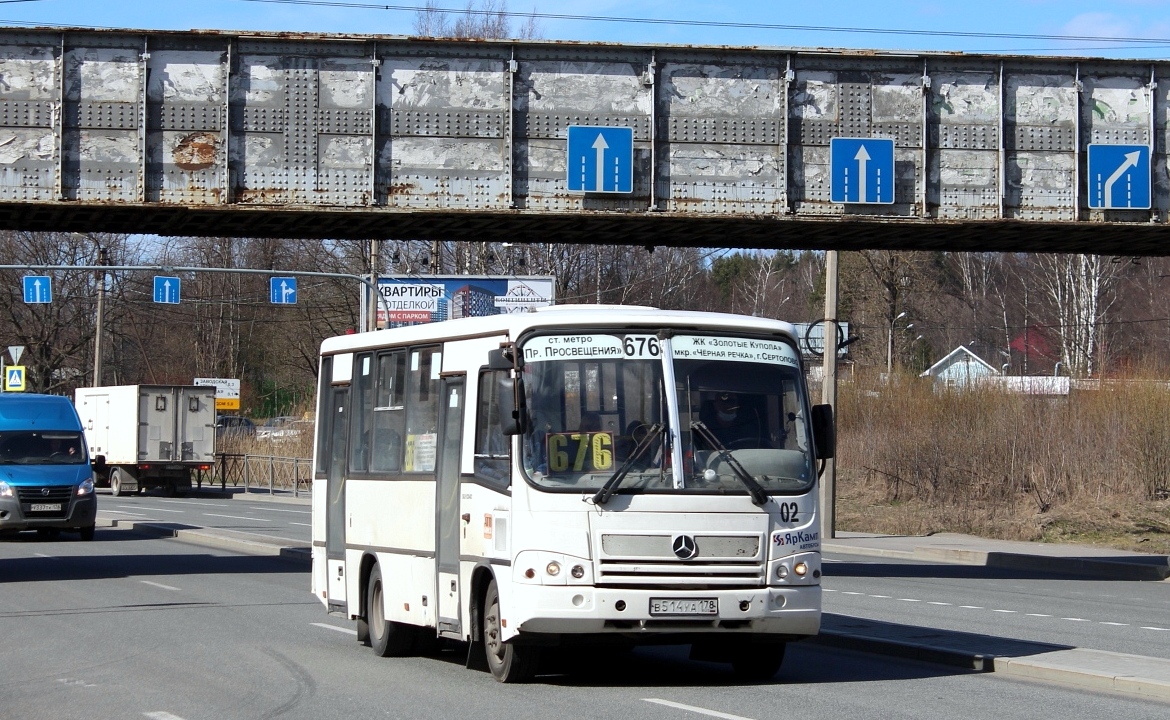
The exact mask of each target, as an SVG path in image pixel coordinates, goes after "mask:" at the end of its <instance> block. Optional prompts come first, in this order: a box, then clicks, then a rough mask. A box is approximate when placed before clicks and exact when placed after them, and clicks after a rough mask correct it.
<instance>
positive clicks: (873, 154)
mask: <svg viewBox="0 0 1170 720" xmlns="http://www.w3.org/2000/svg"><path fill="white" fill-rule="evenodd" d="M829 168H830V173H829V183H830V189H829V200H830V201H831V202H835V203H856V204H859V205H890V204H892V203H893V202H894V141H893V140H890V139H888V138H833V139H831V140H830V141H829Z"/></svg>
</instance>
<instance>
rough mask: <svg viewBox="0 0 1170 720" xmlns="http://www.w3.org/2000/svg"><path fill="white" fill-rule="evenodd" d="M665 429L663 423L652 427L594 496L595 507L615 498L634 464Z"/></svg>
mask: <svg viewBox="0 0 1170 720" xmlns="http://www.w3.org/2000/svg"><path fill="white" fill-rule="evenodd" d="M665 429H666V425H664V424H662V423H654V424H653V425H651V426H650V430H649V431H648V432H647V433H646V435H645V436H643V438H642V439H641V440H639V441H638V444H637V445H636V446H634V450H633V452H631V453H630V456H629V457H627V458H626V461H625V462H623V463H622V465H621V467H619V468H618V469H617V470H616V471H614V474H613V475H611V476H610V478H609V480H606V482H605V485H602V486H601V489H600V490H598V491H597V492H596V493H595V494H594V495H593V503H594V504H595V505H604V504H606V503H607V502H609V499H610V498H611V497H613V494H614V492H616V491H617V488H618V485H621V484H622V480H625V479H626V475H627V474H629V472H630V468H632V467H633V466H634V462H635V461H636V460H637V459H638V458H640V457H642V455H644V454H645V453H646V451H647V450H648V449H649V448H650V446H651V445H652V444H653V443H654V440H655V438H657V437H658V436H659V435H661V434H662V431H663V430H665Z"/></svg>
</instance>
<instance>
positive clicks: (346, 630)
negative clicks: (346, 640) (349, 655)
mask: <svg viewBox="0 0 1170 720" xmlns="http://www.w3.org/2000/svg"><path fill="white" fill-rule="evenodd" d="M309 624H310V625H312V626H313V627H319V628H325V629H326V630H336V631H337V632H340V633H345V634H346V635H357V630H354V629H353V628H343V627H337V626H336V625H330V624H329V623H309Z"/></svg>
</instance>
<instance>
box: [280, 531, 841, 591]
mask: <svg viewBox="0 0 1170 720" xmlns="http://www.w3.org/2000/svg"><path fill="white" fill-rule="evenodd" d="M289 525H296V523H289ZM821 592H837V591H836V590H832V589H830V588H827V587H823V588H821Z"/></svg>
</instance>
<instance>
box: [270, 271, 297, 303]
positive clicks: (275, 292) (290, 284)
mask: <svg viewBox="0 0 1170 720" xmlns="http://www.w3.org/2000/svg"><path fill="white" fill-rule="evenodd" d="M268 299H269V300H270V301H271V302H272V304H273V305H296V304H297V279H296V278H295V277H274V278H269V279H268Z"/></svg>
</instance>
